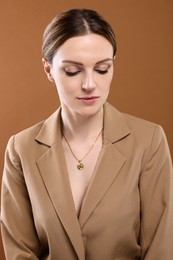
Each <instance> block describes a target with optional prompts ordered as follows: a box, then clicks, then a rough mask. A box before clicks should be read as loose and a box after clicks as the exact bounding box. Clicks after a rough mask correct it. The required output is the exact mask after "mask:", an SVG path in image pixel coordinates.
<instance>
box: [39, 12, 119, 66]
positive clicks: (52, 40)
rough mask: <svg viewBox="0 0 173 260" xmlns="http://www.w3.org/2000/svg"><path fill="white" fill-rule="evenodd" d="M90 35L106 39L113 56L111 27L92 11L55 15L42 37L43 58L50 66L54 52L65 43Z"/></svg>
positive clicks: (114, 52) (113, 46) (114, 42)
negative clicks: (71, 39) (73, 38)
mask: <svg viewBox="0 0 173 260" xmlns="http://www.w3.org/2000/svg"><path fill="white" fill-rule="evenodd" d="M90 33H94V34H98V35H101V36H103V37H104V38H106V39H107V40H108V41H109V42H110V43H111V45H112V48H113V56H115V54H116V50H117V47H116V40H115V34H114V32H113V30H112V27H111V25H110V24H109V23H108V22H107V21H106V20H105V19H104V18H103V17H102V16H101V15H100V14H99V13H98V12H96V11H94V10H89V9H70V10H68V11H66V12H63V13H60V14H58V15H56V16H55V17H54V18H53V20H52V21H51V22H50V23H49V24H48V26H47V27H46V29H45V32H44V35H43V45H42V51H43V57H44V58H45V60H47V62H49V63H50V64H52V60H53V57H54V55H55V53H56V51H57V50H58V48H59V47H60V46H61V45H62V44H63V43H65V41H67V40H68V39H70V38H72V37H77V36H82V35H87V34H90Z"/></svg>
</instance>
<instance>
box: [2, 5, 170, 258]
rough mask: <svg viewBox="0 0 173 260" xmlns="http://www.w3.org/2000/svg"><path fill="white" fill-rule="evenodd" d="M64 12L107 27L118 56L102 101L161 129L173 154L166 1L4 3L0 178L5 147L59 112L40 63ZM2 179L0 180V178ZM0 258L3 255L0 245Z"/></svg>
mask: <svg viewBox="0 0 173 260" xmlns="http://www.w3.org/2000/svg"><path fill="white" fill-rule="evenodd" d="M69 8H91V9H96V10H97V11H99V12H100V13H101V14H103V16H104V17H105V18H106V19H107V20H108V21H109V22H110V23H111V24H112V27H113V29H114V30H115V33H116V36H117V44H118V53H117V58H116V63H115V76H114V79H113V83H112V88H111V92H110V96H109V101H110V102H111V103H112V104H113V105H114V106H116V107H117V108H118V109H119V110H121V111H124V112H127V113H130V114H133V115H136V116H138V117H142V118H145V119H147V120H150V121H154V122H156V123H158V124H161V125H162V126H163V128H164V130H165V132H166V135H167V138H168V142H169V145H170V149H171V152H172V154H173V134H172V133H173V116H172V108H173V106H172V97H173V89H172V83H173V1H172V0H145V1H144V0H114V1H109V0H103V1H100V0H99V1H98V0H92V1H77V0H76V1H75V0H71V1H67V0H66V1H64V0H59V1H58V0H51V1H50V0H44V1H42V0H28V1H27V0H25V1H23V0H9V1H2V0H1V7H0V173H1V174H0V176H2V170H3V157H4V151H5V147H6V144H7V140H8V139H9V137H10V136H11V135H12V134H15V133H17V132H19V131H21V130H22V129H24V128H27V127H29V126H31V125H33V124H35V123H37V122H39V121H41V120H43V119H45V118H46V117H48V116H49V115H50V114H51V113H52V112H53V111H54V110H56V108H57V107H58V105H59V100H58V97H57V93H56V89H55V87H54V86H53V85H52V84H51V83H49V82H48V80H47V78H46V76H45V75H44V72H43V68H42V63H41V41H42V34H43V31H44V29H45V26H46V25H47V23H48V22H49V21H50V20H51V19H52V18H53V17H54V16H55V15H56V14H57V13H59V12H61V11H64V10H67V9H69ZM0 179H1V178H0ZM0 259H1V260H3V259H5V258H4V256H3V249H2V244H0Z"/></svg>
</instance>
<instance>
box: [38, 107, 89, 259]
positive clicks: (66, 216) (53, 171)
mask: <svg viewBox="0 0 173 260" xmlns="http://www.w3.org/2000/svg"><path fill="white" fill-rule="evenodd" d="M58 121H60V116H59V112H58V115H57V114H54V115H53V117H51V118H50V119H48V120H47V121H46V122H45V124H44V125H43V127H42V129H41V131H40V133H39V135H38V136H37V138H36V140H37V141H39V142H41V143H44V144H46V145H47V146H49V149H48V151H47V152H46V153H44V154H43V155H42V156H41V158H39V159H38V161H37V162H36V164H37V166H38V169H39V172H40V175H41V177H42V180H43V183H44V185H45V189H46V190H47V193H48V195H49V197H50V200H51V202H52V205H53V207H54V209H55V211H56V213H57V215H58V217H59V218H60V220H61V223H62V225H63V226H64V229H65V230H66V232H67V234H68V236H69V238H70V240H71V242H72V244H73V247H74V249H75V251H76V253H77V255H78V257H79V259H84V245H83V241H82V238H81V229H80V226H79V222H78V219H77V215H76V211H75V207H74V202H73V198H72V194H71V188H70V183H69V179H68V173H67V169H66V161H65V157H64V152H63V147H62V143H61V131H60V122H59V123H58ZM57 124H58V125H57ZM48 129H49V131H48Z"/></svg>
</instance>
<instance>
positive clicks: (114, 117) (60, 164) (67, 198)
mask: <svg viewBox="0 0 173 260" xmlns="http://www.w3.org/2000/svg"><path fill="white" fill-rule="evenodd" d="M60 114H61V108H59V109H58V110H57V111H56V112H55V113H54V114H53V115H51V116H50V117H49V118H48V119H47V120H46V121H45V122H44V123H43V125H42V128H41V129H40V132H39V134H38V135H37V136H36V138H35V139H36V141H37V142H39V143H42V144H44V145H46V146H47V147H48V149H47V151H46V152H45V153H44V154H43V155H42V156H41V157H40V158H38V160H37V162H36V164H37V167H38V169H39V172H40V174H41V177H42V180H43V184H44V186H45V188H46V190H47V192H48V194H49V197H50V200H51V202H52V205H53V207H54V208H55V211H56V213H57V215H58V216H59V218H60V220H61V222H62V224H63V226H64V229H65V230H66V232H67V234H68V236H69V238H70V240H71V242H72V244H73V247H74V249H75V251H76V254H77V255H78V258H79V259H81V260H82V259H85V256H84V255H85V253H84V245H83V241H82V235H81V230H82V228H83V227H84V225H85V224H86V223H87V221H88V219H89V218H90V215H91V214H92V212H93V211H94V209H95V208H96V207H97V205H98V203H99V201H101V200H102V198H103V197H104V195H105V194H106V193H107V191H108V190H109V188H110V187H111V184H112V183H113V182H114V180H115V179H116V177H117V176H118V174H119V173H120V172H121V169H122V167H123V165H124V164H125V161H126V158H124V155H122V154H121V153H120V152H119V151H118V149H116V147H115V146H114V145H113V143H115V142H118V141H119V140H121V139H123V138H125V137H126V136H127V135H129V133H130V131H129V128H128V126H127V123H126V121H125V119H124V117H123V115H122V114H121V113H120V112H118V111H117V110H116V109H115V108H113V107H112V106H111V105H110V104H108V103H106V104H105V105H104V146H103V149H102V151H101V153H100V156H99V160H98V163H97V165H96V169H95V173H94V177H93V179H92V181H91V183H90V186H89V188H88V191H87V193H86V195H85V197H84V200H83V203H82V206H81V211H80V215H79V219H77V215H76V211H75V207H74V202H73V198H72V193H71V187H70V182H69V178H68V172H67V167H66V161H65V156H64V153H63V147H62V143H61V124H60V120H61V116H60ZM105 174H106V175H105ZM55 180H56V181H55ZM57 183H58V188H57ZM69 216H70V217H69Z"/></svg>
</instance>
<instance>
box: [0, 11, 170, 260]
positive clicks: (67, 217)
mask: <svg viewBox="0 0 173 260" xmlns="http://www.w3.org/2000/svg"><path fill="white" fill-rule="evenodd" d="M115 54H116V43H115V37H114V33H113V31H112V29H111V26H110V25H109V24H108V23H107V22H106V21H105V20H104V19H103V18H102V17H101V16H100V15H99V14H98V13H96V12H95V11H92V10H85V9H84V10H83V9H82V10H81V9H77V10H69V11H67V12H64V13H62V14H60V15H57V16H56V17H55V18H54V19H53V21H52V22H51V23H50V24H49V25H48V27H47V28H46V31H45V34H44V38H43V66H44V70H45V72H46V74H47V77H48V79H49V80H50V81H51V82H53V83H54V84H55V85H56V87H57V91H58V95H59V98H60V103H61V106H60V108H59V109H58V110H57V111H56V112H55V113H54V114H53V115H52V116H50V118H48V119H47V120H45V121H44V122H41V123H39V124H37V125H35V126H33V127H31V128H29V129H27V130H24V131H22V132H21V133H19V134H17V135H15V136H13V137H11V138H10V140H9V143H8V146H7V151H6V157H5V167H4V175H3V184H2V211H1V223H2V224H1V227H2V237H3V243H4V248H5V254H6V259H10V260H12V259H51V260H55V259H67V260H75V259H80V260H84V259H86V260H113V259H122V260H125V259H145V260H155V259H157V260H165V259H167V260H172V259H173V249H172V248H173V247H172V241H173V221H172V220H173V179H172V177H173V175H172V163H171V157H170V153H169V148H168V145H167V141H166V138H165V135H164V132H163V130H162V128H161V127H160V126H158V125H156V124H153V123H150V122H147V121H144V120H142V119H138V118H135V117H133V116H130V115H127V114H123V113H121V112H119V111H117V110H116V109H115V108H114V107H112V106H111V105H110V104H108V103H107V102H106V100H107V96H108V94H109V89H110V85H111V81H112V77H113V63H114V58H115Z"/></svg>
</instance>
